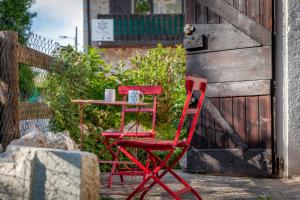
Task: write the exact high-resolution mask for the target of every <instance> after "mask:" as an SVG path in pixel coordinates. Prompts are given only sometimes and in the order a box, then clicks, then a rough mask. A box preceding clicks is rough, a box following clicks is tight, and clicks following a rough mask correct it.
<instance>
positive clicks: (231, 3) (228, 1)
mask: <svg viewBox="0 0 300 200" xmlns="http://www.w3.org/2000/svg"><path fill="white" fill-rule="evenodd" d="M225 1H226V3H228V4H229V5H231V6H233V0H225ZM220 22H221V23H225V22H226V20H225V19H223V18H222V17H220Z"/></svg>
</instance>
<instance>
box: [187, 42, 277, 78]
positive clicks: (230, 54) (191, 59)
mask: <svg viewBox="0 0 300 200" xmlns="http://www.w3.org/2000/svg"><path fill="white" fill-rule="evenodd" d="M271 54H272V48H271V47H269V46H265V47H258V48H247V49H236V50H228V51H219V52H210V53H203V54H191V55H186V65H187V69H186V73H187V75H190V76H201V77H203V78H206V79H207V80H208V83H220V82H232V81H252V80H270V79H272V60H271V58H272V56H271Z"/></svg>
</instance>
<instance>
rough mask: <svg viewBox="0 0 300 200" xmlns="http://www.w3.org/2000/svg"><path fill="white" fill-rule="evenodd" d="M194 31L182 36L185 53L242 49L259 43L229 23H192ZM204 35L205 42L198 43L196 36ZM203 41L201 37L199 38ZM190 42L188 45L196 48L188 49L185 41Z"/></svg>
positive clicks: (256, 45)
mask: <svg viewBox="0 0 300 200" xmlns="http://www.w3.org/2000/svg"><path fill="white" fill-rule="evenodd" d="M193 26H194V27H195V32H194V33H193V35H192V36H189V38H194V40H191V39H189V38H187V37H185V38H184V48H185V49H186V50H187V53H188V54H189V53H205V52H212V51H224V50H232V49H242V48H249V47H259V46H261V44H260V43H258V42H256V41H255V40H253V39H252V38H250V37H249V36H248V35H246V34H245V33H243V32H242V31H240V30H239V29H237V28H236V27H234V26H233V25H231V24H228V23H226V24H225V23H224V24H194V25H193ZM199 36H200V37H201V39H202V37H203V36H204V38H205V39H204V41H205V44H202V45H198V44H197V41H198V40H196V38H198V37H199ZM201 41H203V39H202V40H201ZM188 42H190V43H191V44H189V46H198V49H197V48H195V47H193V49H191V48H190V49H188V46H186V45H187V43H188Z"/></svg>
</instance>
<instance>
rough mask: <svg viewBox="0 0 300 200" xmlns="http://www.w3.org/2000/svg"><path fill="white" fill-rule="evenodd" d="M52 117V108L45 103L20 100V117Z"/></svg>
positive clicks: (22, 118) (29, 118)
mask: <svg viewBox="0 0 300 200" xmlns="http://www.w3.org/2000/svg"><path fill="white" fill-rule="evenodd" d="M51 117H52V110H51V109H50V108H49V106H48V105H47V104H45V103H27V102H20V119H21V120H32V119H47V118H51Z"/></svg>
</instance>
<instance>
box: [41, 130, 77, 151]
mask: <svg viewBox="0 0 300 200" xmlns="http://www.w3.org/2000/svg"><path fill="white" fill-rule="evenodd" d="M45 135H46V138H47V142H48V148H53V149H63V150H68V151H76V150H79V148H78V145H77V144H76V143H75V142H74V141H73V140H72V139H71V137H70V135H69V132H68V131H64V132H62V133H52V132H46V134H45Z"/></svg>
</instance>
